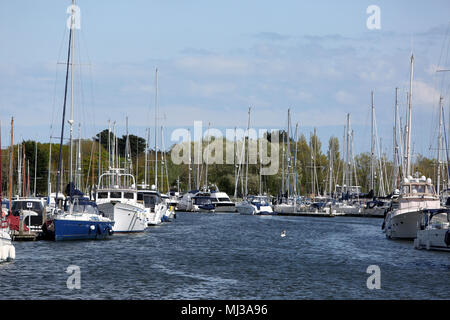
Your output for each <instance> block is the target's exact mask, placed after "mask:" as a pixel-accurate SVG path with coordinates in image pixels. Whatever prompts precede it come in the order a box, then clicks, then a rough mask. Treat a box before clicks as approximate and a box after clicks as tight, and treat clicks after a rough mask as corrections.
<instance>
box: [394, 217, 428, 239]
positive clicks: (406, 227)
mask: <svg viewBox="0 0 450 320" xmlns="http://www.w3.org/2000/svg"><path fill="white" fill-rule="evenodd" d="M422 217H423V213H422V211H409V212H404V213H398V214H388V215H387V216H386V226H385V231H386V237H388V238H390V239H405V240H412V239H414V238H416V236H417V230H418V226H419V223H420V221H421V220H422Z"/></svg>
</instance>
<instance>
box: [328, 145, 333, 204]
mask: <svg viewBox="0 0 450 320" xmlns="http://www.w3.org/2000/svg"><path fill="white" fill-rule="evenodd" d="M333 142H334V140H331V145H330V150H329V157H330V167H329V170H330V176H329V181H328V192H329V194H328V196H329V197H331V190H332V189H331V187H332V184H333V165H334V163H333V160H334V143H333Z"/></svg>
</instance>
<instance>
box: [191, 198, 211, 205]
mask: <svg viewBox="0 0 450 320" xmlns="http://www.w3.org/2000/svg"><path fill="white" fill-rule="evenodd" d="M210 203H211V199H210V198H207V197H195V198H194V204H210Z"/></svg>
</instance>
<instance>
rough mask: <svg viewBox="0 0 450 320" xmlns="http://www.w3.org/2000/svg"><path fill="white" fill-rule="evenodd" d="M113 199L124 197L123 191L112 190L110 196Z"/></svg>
mask: <svg viewBox="0 0 450 320" xmlns="http://www.w3.org/2000/svg"><path fill="white" fill-rule="evenodd" d="M109 197H110V198H111V199H120V198H122V192H118V191H113V192H110V196H109Z"/></svg>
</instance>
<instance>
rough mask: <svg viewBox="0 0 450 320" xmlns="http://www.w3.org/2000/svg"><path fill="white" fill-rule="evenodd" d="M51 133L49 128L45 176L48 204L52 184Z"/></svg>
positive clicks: (51, 129)
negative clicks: (46, 171) (46, 172)
mask: <svg viewBox="0 0 450 320" xmlns="http://www.w3.org/2000/svg"><path fill="white" fill-rule="evenodd" d="M52 131H53V128H52V126H50V146H49V151H48V175H47V196H48V200H47V201H48V202H47V204H49V203H50V195H51V193H52V186H51V184H52V182H51V172H52Z"/></svg>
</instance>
